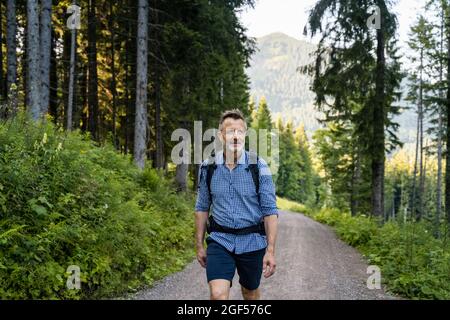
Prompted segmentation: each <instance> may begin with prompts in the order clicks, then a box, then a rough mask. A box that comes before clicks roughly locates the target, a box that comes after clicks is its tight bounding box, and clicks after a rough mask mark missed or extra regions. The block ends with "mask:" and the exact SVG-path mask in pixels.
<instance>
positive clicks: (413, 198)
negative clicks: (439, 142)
mask: <svg viewBox="0 0 450 320" xmlns="http://www.w3.org/2000/svg"><path fill="white" fill-rule="evenodd" d="M419 141H420V111H419V108H418V109H417V131H416V152H415V154H414V171H413V185H412V195H411V205H410V208H411V220H413V219H414V217H415V216H416V212H417V208H416V190H417V187H416V178H417V166H418V163H419V150H420V149H419V145H420V142H419Z"/></svg>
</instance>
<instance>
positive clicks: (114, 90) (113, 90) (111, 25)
mask: <svg viewBox="0 0 450 320" xmlns="http://www.w3.org/2000/svg"><path fill="white" fill-rule="evenodd" d="M113 17H114V16H113V3H112V1H111V2H110V3H109V31H110V32H111V88H110V90H111V95H112V112H113V114H112V134H113V143H114V147H115V148H116V149H118V148H119V142H118V139H117V130H116V121H117V101H116V99H117V88H116V60H115V59H116V58H115V50H116V41H115V35H114V18H113Z"/></svg>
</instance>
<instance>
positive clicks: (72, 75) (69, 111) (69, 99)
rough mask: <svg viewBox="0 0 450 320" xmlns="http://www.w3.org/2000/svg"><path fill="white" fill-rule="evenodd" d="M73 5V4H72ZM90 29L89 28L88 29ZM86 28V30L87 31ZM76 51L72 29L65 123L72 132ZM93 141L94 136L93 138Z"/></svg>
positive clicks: (75, 39) (75, 35) (75, 37)
mask: <svg viewBox="0 0 450 320" xmlns="http://www.w3.org/2000/svg"><path fill="white" fill-rule="evenodd" d="M74 4H75V2H74ZM89 28H90V27H89ZM89 28H88V29H89ZM76 51H77V29H76V28H72V29H71V30H70V64H69V87H68V91H69V95H68V97H67V117H66V120H67V123H66V129H67V130H69V131H70V130H72V126H73V110H74V109H75V108H74V106H73V104H74V101H75V99H74V94H75V57H76ZM93 137H94V139H95V137H96V136H94V135H93Z"/></svg>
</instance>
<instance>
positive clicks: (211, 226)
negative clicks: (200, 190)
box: [206, 153, 265, 235]
mask: <svg viewBox="0 0 450 320" xmlns="http://www.w3.org/2000/svg"><path fill="white" fill-rule="evenodd" d="M213 157H214V155H212V157H210V158H209V159H208V164H207V165H206V185H207V186H208V192H209V197H210V199H211V201H212V197H211V181H212V177H213V174H214V171H215V170H216V168H217V165H216V163H215V161H214V159H213ZM249 157H250V159H252V160H253V159H255V157H256V161H251V162H252V163H250V164H249V165H248V167H247V168H246V170H247V171H250V172H251V174H252V179H253V183H254V184H255V189H256V194H257V195H258V203H259V202H260V196H259V168H258V161H259V157H258V155H256V154H255V153H250V155H249ZM213 231H217V232H224V233H232V234H237V235H243V234H249V233H259V234H261V235H265V230H264V222H260V223H259V224H257V225H253V226H250V227H246V228H242V229H231V228H227V227H223V226H221V225H219V224H218V223H217V222H215V220H214V219H213V216H212V214H210V215H209V217H208V224H207V232H208V233H209V234H211V232H213Z"/></svg>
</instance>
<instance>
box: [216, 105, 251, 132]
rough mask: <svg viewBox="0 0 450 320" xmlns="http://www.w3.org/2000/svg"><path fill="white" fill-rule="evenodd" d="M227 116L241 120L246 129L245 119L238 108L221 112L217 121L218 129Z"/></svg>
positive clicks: (220, 128)
mask: <svg viewBox="0 0 450 320" xmlns="http://www.w3.org/2000/svg"><path fill="white" fill-rule="evenodd" d="M227 118H232V119H234V120H242V121H244V125H245V128H246V129H247V122H246V121H245V117H244V114H243V113H242V111H241V110H239V109H232V110H227V111H224V112H223V113H222V115H221V116H220V121H219V130H222V124H223V122H224V121H225V119H227Z"/></svg>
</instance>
